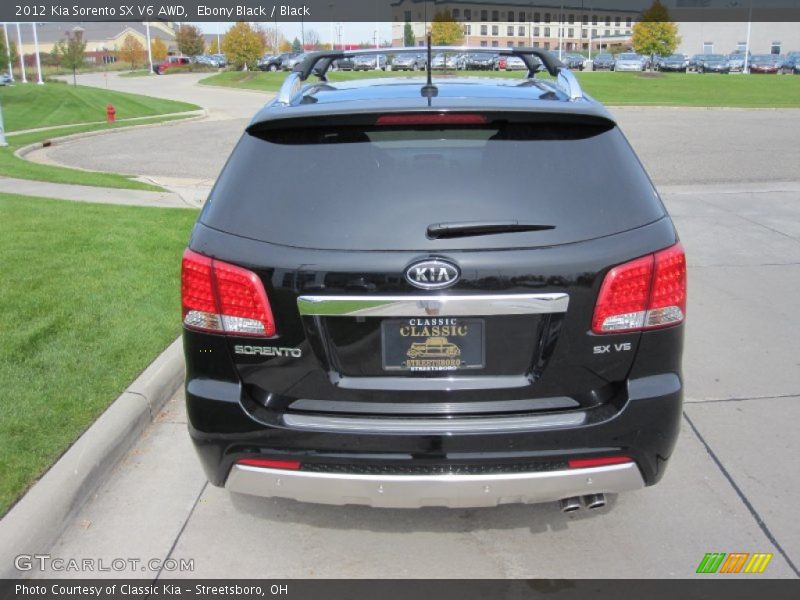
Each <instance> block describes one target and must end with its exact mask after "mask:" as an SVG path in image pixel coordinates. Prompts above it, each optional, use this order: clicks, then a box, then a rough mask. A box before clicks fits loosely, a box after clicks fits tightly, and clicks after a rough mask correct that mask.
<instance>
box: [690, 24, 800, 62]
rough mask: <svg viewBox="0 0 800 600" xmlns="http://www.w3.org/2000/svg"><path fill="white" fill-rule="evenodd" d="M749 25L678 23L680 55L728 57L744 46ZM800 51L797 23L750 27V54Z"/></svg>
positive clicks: (754, 25) (751, 25)
mask: <svg viewBox="0 0 800 600" xmlns="http://www.w3.org/2000/svg"><path fill="white" fill-rule="evenodd" d="M747 29H748V24H747V23H743V22H702V21H696V22H681V23H678V33H679V34H680V36H681V42H680V44H679V45H678V52H680V53H682V54H689V55H691V54H700V53H702V54H715V53H716V54H730V53H731V52H734V51H737V50H739V51H742V52H743V51H744V50H745V48H746V46H747ZM792 51H800V24H798V23H794V22H784V23H774V22H772V23H771V22H763V21H754V22H752V23H751V24H750V52H751V53H752V54H786V53H787V52H792Z"/></svg>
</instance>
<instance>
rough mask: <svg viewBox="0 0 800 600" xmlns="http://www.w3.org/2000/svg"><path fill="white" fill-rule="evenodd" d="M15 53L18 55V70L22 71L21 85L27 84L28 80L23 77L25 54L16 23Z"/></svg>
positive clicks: (20, 32) (20, 33) (19, 30)
mask: <svg viewBox="0 0 800 600" xmlns="http://www.w3.org/2000/svg"><path fill="white" fill-rule="evenodd" d="M17 52H18V54H19V68H20V70H21V71H22V83H28V78H27V77H25V52H24V51H23V49H22V30H21V29H20V28H19V23H17Z"/></svg>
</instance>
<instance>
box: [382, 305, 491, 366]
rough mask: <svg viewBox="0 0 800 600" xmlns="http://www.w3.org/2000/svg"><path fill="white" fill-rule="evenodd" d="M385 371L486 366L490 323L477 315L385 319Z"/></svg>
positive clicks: (383, 338) (383, 351)
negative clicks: (487, 328)
mask: <svg viewBox="0 0 800 600" xmlns="http://www.w3.org/2000/svg"><path fill="white" fill-rule="evenodd" d="M381 364H382V366H383V369H384V371H393V372H405V373H452V372H454V371H466V370H480V369H484V368H485V367H486V322H485V320H484V319H481V318H474V317H467V318H461V317H413V318H411V317H410V318H405V319H398V318H392V319H385V320H384V321H382V322H381Z"/></svg>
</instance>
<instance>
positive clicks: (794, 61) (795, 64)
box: [781, 54, 800, 75]
mask: <svg viewBox="0 0 800 600" xmlns="http://www.w3.org/2000/svg"><path fill="white" fill-rule="evenodd" d="M781 73H783V74H784V75H791V74H794V75H800V54H798V55H795V56H789V57H788V58H786V59H785V60H784V61H783V64H782V65H781Z"/></svg>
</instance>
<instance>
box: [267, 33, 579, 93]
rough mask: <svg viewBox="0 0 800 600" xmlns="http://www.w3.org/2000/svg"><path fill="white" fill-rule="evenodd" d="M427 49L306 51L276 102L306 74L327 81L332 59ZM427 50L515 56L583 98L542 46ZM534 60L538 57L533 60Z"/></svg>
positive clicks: (572, 78) (297, 87) (533, 71)
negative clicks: (543, 71)
mask: <svg viewBox="0 0 800 600" xmlns="http://www.w3.org/2000/svg"><path fill="white" fill-rule="evenodd" d="M426 51H428V47H425V46H414V47H407V48H369V49H361V50H324V51H320V52H309V53H308V54H307V55H306V57H305V59H303V60H302V61H301V62H299V63H298V64H297V65H295V67H294V70H293V71H292V72H291V73H290V74H289V76H288V77H287V78H286V79H285V80H284V82H283V84H282V85H281V88H280V90H279V91H278V96H277V98H276V102H277V103H278V104H284V105H288V104H290V103H291V100H292V98H294V97H295V95H297V93H298V92H299V91H300V88H301V87H302V83H303V82H304V81H306V80H307V79H308V77H309V76H310V75H316V76H317V77H319V78H320V79H321V80H322V81H327V78H326V73H327V72H328V69H330V67H331V65H332V64H333V62H334V61H336V60H339V59H341V58H345V57H348V56H363V55H376V54H420V53H422V52H426ZM430 51H431V52H439V53H441V52H445V53H462V52H470V53H473V52H475V53H488V54H498V55H500V56H518V57H519V58H521V59H522V60H523V62H524V63H525V66H526V67H528V77H529V78H532V77H535V74H536V71H537V70H538V69H539V66H540V63H541V65H544V67H545V69H547V72H548V73H549V74H550V75H552V76H553V77H555V78H556V87H557V88H558V89H560V90H561V91H563V92H564V93H565V94H566V95H567V96H568V97H569V99H570V101H575V100H580V99H582V98H583V97H584V95H583V90H582V89H581V86H580V84H579V83H578V80H577V79H576V78H575V75H573V74H572V72H571V71H570V70H569V69H567V68H566V66H564V63H562V62H561V61H560V60H558V58H556V57H555V55H553V54H552V53H550V52H549V51H547V50H543V49H542V48H521V47H516V48H489V47H486V46H433V47H430ZM535 59H538V61H536V60H535Z"/></svg>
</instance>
